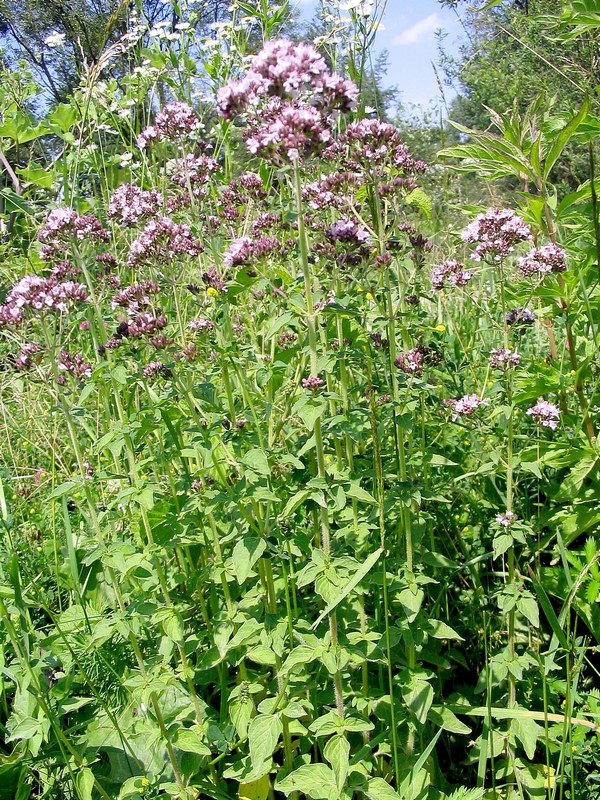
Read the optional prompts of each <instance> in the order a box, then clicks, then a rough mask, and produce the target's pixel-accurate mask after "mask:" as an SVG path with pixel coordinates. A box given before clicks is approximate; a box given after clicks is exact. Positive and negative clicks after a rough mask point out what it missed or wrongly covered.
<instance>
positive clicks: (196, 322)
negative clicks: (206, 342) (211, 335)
mask: <svg viewBox="0 0 600 800" xmlns="http://www.w3.org/2000/svg"><path fill="white" fill-rule="evenodd" d="M214 327H215V323H214V322H212V321H211V320H210V319H206V318H205V317H198V318H197V319H193V320H192V321H191V322H190V323H189V325H188V328H189V329H190V330H192V331H196V333H204V332H205V331H212V330H213V329H214Z"/></svg>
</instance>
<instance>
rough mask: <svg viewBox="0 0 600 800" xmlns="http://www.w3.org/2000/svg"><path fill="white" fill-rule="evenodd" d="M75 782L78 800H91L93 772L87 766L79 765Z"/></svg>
mask: <svg viewBox="0 0 600 800" xmlns="http://www.w3.org/2000/svg"><path fill="white" fill-rule="evenodd" d="M75 783H76V784H77V794H78V795H79V799H78V800H92V791H93V789H94V773H93V772H92V770H91V769H90V768H89V767H80V768H79V769H78V770H77V774H76V776H75Z"/></svg>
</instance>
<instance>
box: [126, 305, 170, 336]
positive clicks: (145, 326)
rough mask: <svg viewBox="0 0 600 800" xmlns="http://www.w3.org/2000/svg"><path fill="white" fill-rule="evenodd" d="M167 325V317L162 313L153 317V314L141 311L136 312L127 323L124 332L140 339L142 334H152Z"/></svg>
mask: <svg viewBox="0 0 600 800" xmlns="http://www.w3.org/2000/svg"><path fill="white" fill-rule="evenodd" d="M166 327H167V318H166V317H165V316H164V315H163V314H159V316H158V317H155V316H154V314H150V313H148V312H143V313H142V314H136V315H135V316H134V317H133V319H132V320H131V321H130V322H129V323H127V326H126V334H125V335H127V336H131V337H132V338H134V339H140V338H141V337H142V336H154V335H155V334H156V333H158V332H159V331H161V330H163V328H166Z"/></svg>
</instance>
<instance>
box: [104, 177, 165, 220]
mask: <svg viewBox="0 0 600 800" xmlns="http://www.w3.org/2000/svg"><path fill="white" fill-rule="evenodd" d="M162 205H163V199H162V196H161V195H160V194H159V193H158V192H157V191H156V189H149V190H147V189H140V188H139V186H132V185H131V184H128V183H124V184H122V185H121V186H119V188H118V189H116V190H115V191H114V192H113V194H112V197H111V198H110V202H109V204H108V216H109V217H110V218H111V219H115V220H117V222H120V223H121V224H122V225H135V223H136V222H139V220H141V219H144V218H145V217H151V216H154V214H156V212H157V210H158V209H159V208H160V207H161V206H162Z"/></svg>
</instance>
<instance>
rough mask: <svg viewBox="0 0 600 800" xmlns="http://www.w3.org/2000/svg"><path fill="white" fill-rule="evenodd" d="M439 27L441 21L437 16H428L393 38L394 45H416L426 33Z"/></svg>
mask: <svg viewBox="0 0 600 800" xmlns="http://www.w3.org/2000/svg"><path fill="white" fill-rule="evenodd" d="M440 26H441V19H440V16H439V14H430V15H429V16H428V17H425V19H422V20H420V21H419V22H415V24H414V25H412V26H411V27H410V28H407V29H406V30H405V31H402V33H400V34H398V36H395V37H394V44H417V42H420V41H421V39H423V38H424V37H425V36H427V34H428V33H432V32H433V31H434V30H436V28H439V27H440Z"/></svg>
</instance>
